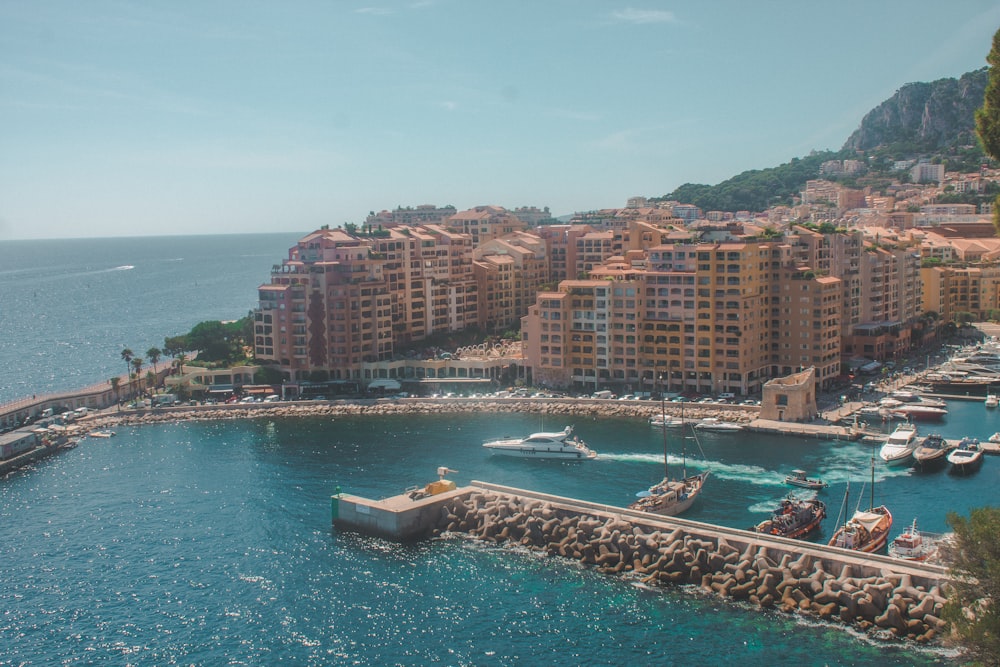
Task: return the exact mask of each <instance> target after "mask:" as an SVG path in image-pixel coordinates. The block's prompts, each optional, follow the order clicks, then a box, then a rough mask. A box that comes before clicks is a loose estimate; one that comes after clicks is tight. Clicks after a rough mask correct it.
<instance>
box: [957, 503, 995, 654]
mask: <svg viewBox="0 0 1000 667" xmlns="http://www.w3.org/2000/svg"><path fill="white" fill-rule="evenodd" d="M948 524H949V525H950V526H951V527H952V529H953V530H954V531H955V540H954V544H953V545H952V546H951V547H949V548H948V549H947V556H948V557H949V559H950V560H951V576H952V584H951V586H952V592H951V594H950V595H949V598H948V603H947V604H946V605H945V608H944V618H945V620H947V621H950V622H951V624H952V627H953V628H954V630H955V632H956V633H957V634H958V636H959V637H960V638H961V640H962V643H963V644H964V645H965V647H966V648H967V649H968V651H969V656H968V657H970V658H972V659H973V660H975V661H976V662H977V663H979V664H983V665H997V664H1000V606H998V603H1000V541H998V540H997V535H1000V508H996V507H980V508H977V509H973V510H971V511H970V512H969V518H968V519H966V518H964V517H962V516H959V515H958V514H956V513H955V512H949V513H948Z"/></svg>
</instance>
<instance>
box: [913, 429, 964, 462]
mask: <svg viewBox="0 0 1000 667" xmlns="http://www.w3.org/2000/svg"><path fill="white" fill-rule="evenodd" d="M952 449H954V446H953V445H951V444H950V443H949V442H948V441H947V440H945V439H944V438H942V437H941V436H940V435H938V434H936V433H934V434H931V435H929V436H927V437H926V438H924V439H923V440H921V441H920V444H919V445H917V446H916V447H914V448H913V460H914V461H916V463H917V466H919V467H920V468H931V467H934V466H937V465H940V464H943V463H944V462H945V461H946V460H947V457H948V452H950V451H951V450H952Z"/></svg>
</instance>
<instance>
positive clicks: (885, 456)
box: [878, 422, 917, 465]
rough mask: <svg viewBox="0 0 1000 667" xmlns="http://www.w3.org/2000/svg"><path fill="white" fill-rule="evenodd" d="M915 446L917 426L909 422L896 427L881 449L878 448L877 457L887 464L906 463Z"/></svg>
mask: <svg viewBox="0 0 1000 667" xmlns="http://www.w3.org/2000/svg"><path fill="white" fill-rule="evenodd" d="M916 446H917V427H916V426H914V425H913V424H910V423H909V422H907V423H905V424H900V425H899V426H897V427H896V430H895V431H893V432H892V433H891V434H890V435H889V437H888V438H886V440H885V444H883V445H882V449H880V450H879V453H878V455H879V458H881V459H882V460H883V461H885V462H886V463H888V464H890V465H891V464H894V463H906V462H907V461H909V460H910V459H911V458H912V456H913V450H914V449H915V448H916Z"/></svg>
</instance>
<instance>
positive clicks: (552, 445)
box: [483, 426, 597, 461]
mask: <svg viewBox="0 0 1000 667" xmlns="http://www.w3.org/2000/svg"><path fill="white" fill-rule="evenodd" d="M483 447H485V448H486V449H489V450H490V451H492V452H493V453H494V454H505V455H507V456H520V457H524V458H532V459H566V460H571V461H582V460H588V459H594V458H597V452H595V451H594V450H592V449H590V448H589V447H587V445H586V443H584V442H583V441H582V440H580V439H579V438H577V437H576V436H575V435H573V427H572V426H567V427H566V428H564V429H563V430H561V431H558V432H554V433H546V432H539V433H532V434H531V435H529V436H528V437H526V438H507V437H505V438H499V439H497V440H490V441H489V442H485V443H483Z"/></svg>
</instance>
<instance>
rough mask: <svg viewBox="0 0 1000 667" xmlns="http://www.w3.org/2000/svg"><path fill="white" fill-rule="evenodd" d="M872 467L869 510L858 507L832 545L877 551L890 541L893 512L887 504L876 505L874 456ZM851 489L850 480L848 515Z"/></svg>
mask: <svg viewBox="0 0 1000 667" xmlns="http://www.w3.org/2000/svg"><path fill="white" fill-rule="evenodd" d="M871 468H872V481H871V502H870V505H869V508H868V509H867V510H861V509H857V510H855V511H854V515H853V516H852V517H851V518H850V519H849V520H848V521H846V522H845V523H844V524H843V525H842V526H841V527H840V528H838V529H837V532H836V533H834V534H833V537H832V538H831V539H830V542H829V545H830V546H831V547H840V548H841V549H850V550H852V551H863V552H865V553H875V552H876V551H880V550H881V549H883V548H884V547H885V545H886V543H887V542H888V541H889V531H890V530H892V512H890V511H889V508H888V507H886V506H885V505H879V506H877V507H876V506H875V457H874V456H873V457H872V466H871ZM850 490H851V485H850V482H848V484H847V489H846V490H845V492H844V505H843V508H842V515H843V516H846V514H847V511H848V507H849V505H848V498H849V496H850ZM839 519H840V517H838V521H839Z"/></svg>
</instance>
